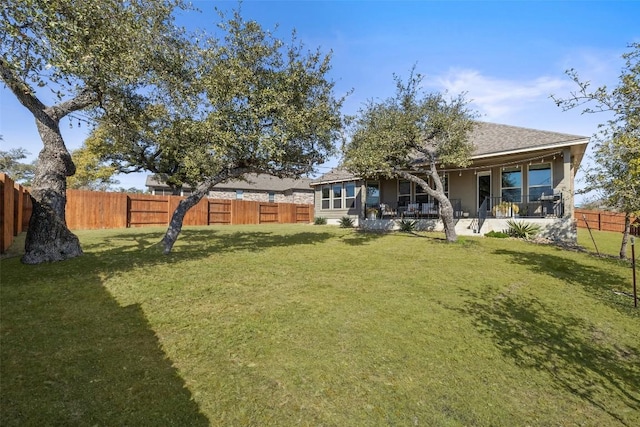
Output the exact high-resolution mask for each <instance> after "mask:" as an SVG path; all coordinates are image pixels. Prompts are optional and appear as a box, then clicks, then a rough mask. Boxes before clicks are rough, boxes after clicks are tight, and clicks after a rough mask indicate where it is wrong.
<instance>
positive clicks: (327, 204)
mask: <svg viewBox="0 0 640 427" xmlns="http://www.w3.org/2000/svg"><path fill="white" fill-rule="evenodd" d="M355 206H356V183H355V182H345V183H336V184H331V185H323V186H322V189H321V205H320V207H321V209H351V208H355Z"/></svg>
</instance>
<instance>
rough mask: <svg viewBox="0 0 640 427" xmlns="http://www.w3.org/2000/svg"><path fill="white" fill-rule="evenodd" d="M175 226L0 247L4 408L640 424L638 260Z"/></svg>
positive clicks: (42, 420) (154, 421)
mask: <svg viewBox="0 0 640 427" xmlns="http://www.w3.org/2000/svg"><path fill="white" fill-rule="evenodd" d="M162 231H163V230H161V229H157V228H145V229H126V230H111V231H91V232H79V233H78V234H79V236H80V238H81V241H82V243H83V247H84V250H85V255H84V256H83V257H81V258H77V259H73V260H70V261H66V262H64V263H56V264H48V265H40V266H25V265H21V264H20V263H19V260H18V258H10V259H4V260H2V261H0V268H1V280H2V282H1V283H2V284H1V288H0V291H1V294H0V304H1V311H0V314H1V335H0V336H1V339H2V341H1V342H0V356H1V359H0V362H1V364H0V375H1V376H0V381H1V397H0V404H1V411H2V412H1V418H0V425H2V426H18V425H19V426H24V425H34V426H41V425H114V426H115V425H118V426H120V425H131V426H134V425H150V426H152V425H153V426H156V425H158V426H159V425H163V426H186V425H207V424H210V425H216V426H230V425H235V426H244V425H253V426H266V425H283V426H288V425H313V426H316V425H325V426H372V425H419V426H424V425H427V426H473V425H476V426H525V425H528V426H572V425H585V426H616V425H620V426H635V425H640V340H639V338H638V337H640V315H639V314H638V310H635V309H634V308H633V301H632V299H631V298H630V297H629V296H627V295H626V294H628V293H630V292H631V269H630V267H629V264H628V263H623V262H620V261H616V260H612V259H606V258H598V257H593V256H590V255H588V254H586V253H581V252H574V251H565V250H561V249H558V248H555V247H551V246H541V245H535V244H530V243H525V242H521V241H515V240H505V239H490V238H477V239H476V238H463V239H460V241H459V242H458V243H456V244H446V243H444V242H443V240H442V236H441V235H438V234H420V235H410V234H402V233H391V234H376V233H366V234H364V233H359V232H357V231H355V230H346V229H339V228H337V227H331V226H312V225H286V226H278V225H274V226H246V227H240V226H233V227H229V226H228V227H208V228H187V229H185V230H184V231H183V234H182V235H181V236H180V239H179V240H178V243H177V244H176V247H175V252H174V253H173V254H172V255H170V256H164V255H161V254H160V251H159V249H158V248H157V247H156V246H154V243H155V242H157V241H158V240H159V239H160V237H161V235H162ZM581 238H582V236H581ZM614 254H615V252H614ZM625 293H626V294H625Z"/></svg>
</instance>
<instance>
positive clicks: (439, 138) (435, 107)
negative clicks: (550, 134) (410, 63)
mask: <svg viewBox="0 0 640 427" xmlns="http://www.w3.org/2000/svg"><path fill="white" fill-rule="evenodd" d="M414 71H415V70H412V71H411V73H410V76H409V78H408V80H407V81H406V82H403V81H402V80H401V79H400V78H399V77H398V76H395V81H396V94H395V96H393V97H390V98H387V99H385V100H383V101H377V102H376V101H369V102H368V103H367V105H366V106H365V107H364V108H362V109H361V110H360V112H359V114H358V116H357V118H356V119H355V121H354V123H353V128H352V134H351V140H350V141H349V143H347V144H346V146H345V148H344V160H343V165H344V167H345V168H346V169H347V170H349V171H351V172H353V173H355V174H356V175H358V176H361V177H371V178H375V177H380V176H384V177H387V178H402V179H406V180H408V181H411V182H413V183H415V184H417V185H419V186H420V187H422V189H423V190H424V191H425V192H426V193H427V194H429V196H431V197H433V198H434V199H436V200H437V201H438V203H439V206H440V218H441V220H442V222H443V224H444V231H445V234H446V238H447V241H455V240H456V239H457V235H456V231H455V223H454V217H453V213H454V212H453V206H452V205H451V202H450V201H449V199H448V198H447V196H446V194H445V192H444V186H443V182H442V179H441V175H440V173H439V171H438V166H444V165H447V166H456V167H464V166H467V165H468V164H469V163H470V161H471V160H470V157H471V153H472V152H473V144H472V143H471V142H470V141H469V135H470V133H471V131H472V130H473V127H474V126H475V121H474V119H475V113H474V112H473V111H471V110H470V109H469V108H468V107H467V102H466V101H465V99H464V97H463V96H462V95H460V96H458V97H456V98H453V99H447V98H446V97H445V96H443V95H442V94H440V93H425V92H423V91H422V90H421V88H420V84H421V82H422V79H423V78H422V76H421V75H419V74H416V73H415V72H414Z"/></svg>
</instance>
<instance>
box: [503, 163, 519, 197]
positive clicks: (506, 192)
mask: <svg viewBox="0 0 640 427" xmlns="http://www.w3.org/2000/svg"><path fill="white" fill-rule="evenodd" d="M502 201H504V202H516V203H517V202H520V201H522V171H521V170H520V168H517V167H509V168H502Z"/></svg>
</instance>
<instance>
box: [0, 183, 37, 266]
mask: <svg viewBox="0 0 640 427" xmlns="http://www.w3.org/2000/svg"><path fill="white" fill-rule="evenodd" d="M0 197H2V198H1V199H0V223H1V224H2V233H1V235H0V253H4V252H5V251H6V250H7V248H8V247H9V246H11V244H12V243H13V238H14V237H15V236H17V235H18V234H20V233H21V232H22V231H24V230H26V229H27V227H28V226H29V219H30V218H31V211H32V209H33V208H32V205H31V197H29V193H28V192H27V189H26V188H24V187H23V186H22V185H20V184H16V183H15V182H14V181H13V180H12V179H11V178H9V176H8V175H6V174H4V173H0Z"/></svg>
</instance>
